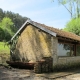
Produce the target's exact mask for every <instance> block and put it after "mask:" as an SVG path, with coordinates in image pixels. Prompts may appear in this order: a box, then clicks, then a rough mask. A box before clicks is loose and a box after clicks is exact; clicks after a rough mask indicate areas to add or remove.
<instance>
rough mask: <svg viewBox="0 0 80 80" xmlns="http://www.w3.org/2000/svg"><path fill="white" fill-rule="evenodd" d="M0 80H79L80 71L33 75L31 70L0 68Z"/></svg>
mask: <svg viewBox="0 0 80 80" xmlns="http://www.w3.org/2000/svg"><path fill="white" fill-rule="evenodd" d="M0 80H80V69H78V70H73V71H71V72H70V71H69V72H68V71H67V72H53V73H43V74H35V73H34V71H33V70H26V69H15V68H12V69H9V68H5V67H3V66H0Z"/></svg>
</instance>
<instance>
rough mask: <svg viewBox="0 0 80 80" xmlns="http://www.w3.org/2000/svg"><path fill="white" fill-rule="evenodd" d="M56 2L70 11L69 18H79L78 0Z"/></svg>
mask: <svg viewBox="0 0 80 80" xmlns="http://www.w3.org/2000/svg"><path fill="white" fill-rule="evenodd" d="M58 3H59V4H61V5H63V6H64V7H65V8H66V10H67V11H68V12H69V13H70V15H71V18H72V17H76V18H79V17H80V16H79V14H80V0H58Z"/></svg>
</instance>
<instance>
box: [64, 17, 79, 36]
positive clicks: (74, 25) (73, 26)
mask: <svg viewBox="0 0 80 80" xmlns="http://www.w3.org/2000/svg"><path fill="white" fill-rule="evenodd" d="M64 30H65V31H69V32H73V33H75V34H77V35H79V36H80V18H76V19H72V20H70V21H69V22H68V23H67V24H66V27H65V28H64Z"/></svg>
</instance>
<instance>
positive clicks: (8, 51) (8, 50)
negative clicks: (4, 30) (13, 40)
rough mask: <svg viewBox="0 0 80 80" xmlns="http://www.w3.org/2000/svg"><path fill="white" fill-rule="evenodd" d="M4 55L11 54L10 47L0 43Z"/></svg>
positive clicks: (0, 51)
mask: <svg viewBox="0 0 80 80" xmlns="http://www.w3.org/2000/svg"><path fill="white" fill-rule="evenodd" d="M2 53H7V54H9V53H10V49H9V46H7V45H6V44H5V43H4V42H0V54H2Z"/></svg>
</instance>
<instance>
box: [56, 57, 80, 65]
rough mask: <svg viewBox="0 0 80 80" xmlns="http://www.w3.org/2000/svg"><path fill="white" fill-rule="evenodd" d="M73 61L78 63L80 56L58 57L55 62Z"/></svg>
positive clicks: (70, 62) (66, 62) (69, 62)
mask: <svg viewBox="0 0 80 80" xmlns="http://www.w3.org/2000/svg"><path fill="white" fill-rule="evenodd" d="M73 63H80V56H75V57H58V62H57V64H60V65H61V64H62V65H65V64H73Z"/></svg>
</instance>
